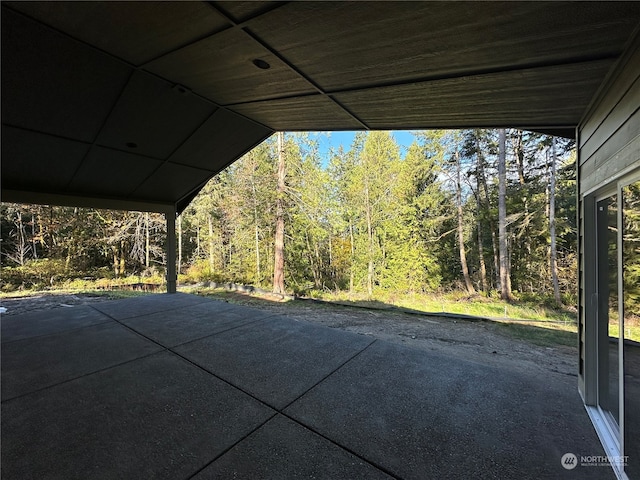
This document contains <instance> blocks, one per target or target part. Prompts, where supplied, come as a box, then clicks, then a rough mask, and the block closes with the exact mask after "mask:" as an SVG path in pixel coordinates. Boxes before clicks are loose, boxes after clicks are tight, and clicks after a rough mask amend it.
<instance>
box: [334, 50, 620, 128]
mask: <svg viewBox="0 0 640 480" xmlns="http://www.w3.org/2000/svg"><path fill="white" fill-rule="evenodd" d="M611 63H612V62H610V61H604V60H603V61H600V62H589V63H587V64H573V65H567V66H559V67H549V68H544V69H529V70H522V71H515V72H504V73H495V74H487V75H478V76H473V77H463V78H455V79H449V80H438V81H433V82H423V83H415V84H409V85H403V86H399V87H382V88H378V89H373V90H367V91H359V92H350V93H344V94H341V95H336V98H337V99H338V100H339V101H340V102H341V103H342V104H344V105H345V106H346V107H347V108H348V109H350V110H351V111H352V112H353V113H354V114H356V115H358V116H359V117H360V118H362V119H363V120H364V121H365V122H366V123H368V125H369V126H370V127H371V128H374V129H412V128H445V127H450V128H460V127H487V126H489V127H492V126H493V127H497V126H502V127H507V126H513V127H524V126H531V127H534V126H538V127H542V126H545V125H546V126H571V125H577V123H578V122H579V121H580V118H581V116H582V114H583V113H584V110H585V108H586V106H587V105H588V103H589V100H590V99H591V98H592V96H593V95H594V94H595V92H596V90H597V88H598V86H599V83H600V82H599V81H598V80H597V79H598V78H602V77H603V76H604V75H606V73H607V71H608V70H609V67H610V66H611ZM372 98H376V101H375V102H372V101H371V99H372ZM559 102H562V104H563V108H556V107H557V105H558V103H559Z"/></svg>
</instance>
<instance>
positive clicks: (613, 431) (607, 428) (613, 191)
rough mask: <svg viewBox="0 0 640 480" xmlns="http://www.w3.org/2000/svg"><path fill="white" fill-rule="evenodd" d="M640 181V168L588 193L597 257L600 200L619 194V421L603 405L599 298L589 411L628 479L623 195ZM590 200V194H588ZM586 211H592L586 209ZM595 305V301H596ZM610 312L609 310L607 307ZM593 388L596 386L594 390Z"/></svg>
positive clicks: (597, 282)
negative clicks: (592, 392) (626, 468)
mask: <svg viewBox="0 0 640 480" xmlns="http://www.w3.org/2000/svg"><path fill="white" fill-rule="evenodd" d="M638 181H640V170H634V171H632V172H631V173H629V174H626V175H623V176H621V177H620V178H618V179H616V180H615V181H613V182H612V183H611V184H609V185H608V186H606V187H605V188H602V189H599V190H598V191H597V192H595V193H593V194H591V195H588V196H590V197H591V199H592V200H591V201H590V202H588V203H589V204H590V205H592V208H593V210H592V213H591V215H593V217H592V218H593V225H594V226H595V232H594V233H595V234H596V235H595V236H596V239H595V242H594V243H595V244H594V246H593V249H590V251H591V252H592V253H593V254H595V256H596V258H597V256H598V254H599V253H600V248H601V244H600V243H599V242H601V241H602V239H601V238H600V233H599V232H600V224H599V223H598V204H599V203H600V202H601V201H602V200H605V199H607V198H609V197H612V196H614V195H615V198H616V206H617V211H616V229H617V233H616V250H617V251H616V254H617V259H616V266H617V275H616V283H617V295H618V309H617V315H618V357H617V358H618V422H617V425H616V424H615V422H614V424H613V425H612V421H613V418H612V414H611V412H609V411H606V410H605V409H603V408H602V406H601V404H600V398H599V397H600V393H601V390H600V384H599V382H600V381H601V372H600V369H601V368H602V366H603V365H607V362H605V361H603V360H602V359H601V352H602V349H601V342H603V341H605V340H604V339H603V338H602V336H601V332H602V331H603V330H602V328H601V325H600V320H601V319H602V316H601V312H600V310H601V309H600V307H601V305H602V302H601V301H600V300H601V299H598V301H597V302H596V304H595V306H596V309H597V311H596V325H595V332H594V333H595V335H591V336H590V338H591V339H592V340H594V341H595V345H594V347H595V348H592V349H591V350H590V351H591V352H594V353H595V355H596V358H595V363H594V364H593V365H594V366H595V368H596V369H597V371H596V372H593V373H594V374H591V375H588V378H589V379H590V381H591V382H594V383H595V385H594V386H595V389H594V390H595V393H596V398H595V402H593V403H591V402H589V403H590V405H589V404H586V405H585V406H586V408H587V412H588V413H589V416H590V417H591V420H592V422H593V424H594V426H595V428H596V431H597V433H598V436H599V437H600V440H601V442H602V444H603V447H604V449H605V452H606V454H607V455H608V456H609V457H610V458H613V459H618V460H619V461H618V462H615V461H611V465H612V467H613V469H614V471H615V473H616V475H617V476H618V478H621V479H628V476H627V474H626V473H625V471H624V470H625V468H624V458H625V457H624V455H626V453H625V451H626V449H625V440H624V439H625V423H626V422H625V397H624V394H625V385H624V373H625V372H624V365H625V364H624V338H625V337H624V332H625V324H624V265H623V231H622V230H623V228H622V227H623V225H624V224H623V220H624V218H623V215H624V211H623V210H624V209H623V206H624V202H623V197H622V194H623V192H622V190H623V188H624V187H626V186H628V185H631V184H633V183H636V182H638ZM585 200H586V197H585ZM585 214H588V213H587V212H585ZM598 264H600V259H597V261H596V269H595V270H596V271H595V279H594V280H595V285H596V293H599V290H600V284H601V283H600V282H602V281H603V279H602V278H601V274H602V272H601V271H599V268H598V266H597V265H598ZM592 305H593V304H592ZM607 314H608V311H607ZM606 328H607V339H606V341H607V342H608V341H609V340H608V321H607V327H606ZM592 391H593V390H592Z"/></svg>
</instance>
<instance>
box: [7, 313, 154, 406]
mask: <svg viewBox="0 0 640 480" xmlns="http://www.w3.org/2000/svg"><path fill="white" fill-rule="evenodd" d="M61 345H63V346H64V348H61ZM160 350H162V347H161V346H159V345H156V344H155V343H153V342H150V341H149V340H147V339H145V338H144V337H141V336H140V335H137V334H135V333H133V332H132V331H130V330H129V329H127V328H125V327H123V326H121V325H118V324H117V323H115V322H110V323H103V324H100V325H92V326H89V327H84V328H79V329H74V330H69V331H65V332H61V333H57V334H52V335H46V336H39V337H35V338H27V339H23V340H17V341H14V342H10V343H5V344H3V345H2V400H3V401H4V400H8V399H11V398H14V397H17V396H20V395H24V394H26V393H29V392H34V391H36V390H40V389H41V388H45V387H48V386H51V385H56V384H58V383H62V382H65V381H67V380H71V379H73V378H76V377H80V376H82V375H87V374H89V373H93V372H97V371H98V370H102V369H104V368H108V367H111V366H114V365H117V364H119V363H123V362H127V361H129V360H133V359H134V358H139V357H143V356H146V355H150V354H152V353H155V352H158V351H160Z"/></svg>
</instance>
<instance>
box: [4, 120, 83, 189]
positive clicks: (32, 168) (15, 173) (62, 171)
mask: <svg viewBox="0 0 640 480" xmlns="http://www.w3.org/2000/svg"><path fill="white" fill-rule="evenodd" d="M89 147H90V145H88V144H86V143H80V142H74V141H72V140H66V139H64V138H59V137H54V136H51V135H45V134H41V133H36V132H31V131H26V130H22V129H19V128H12V127H8V126H3V127H2V188H3V189H8V190H27V191H45V192H48V193H58V192H62V191H64V189H65V187H66V186H67V184H68V183H69V182H70V181H71V179H72V178H73V174H74V173H75V172H76V170H77V168H78V166H79V165H80V163H81V162H82V159H83V158H84V156H85V155H86V153H87V151H88V150H89Z"/></svg>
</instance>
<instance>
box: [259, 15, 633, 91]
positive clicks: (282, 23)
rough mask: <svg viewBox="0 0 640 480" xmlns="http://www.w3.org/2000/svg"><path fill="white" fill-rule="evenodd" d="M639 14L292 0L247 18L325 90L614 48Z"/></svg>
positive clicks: (589, 54)
mask: <svg viewBox="0 0 640 480" xmlns="http://www.w3.org/2000/svg"><path fill="white" fill-rule="evenodd" d="M639 14H640V2H626V3H624V2H623V3H616V4H612V3H611V2H555V3H554V4H550V3H549V2H482V3H479V4H478V3H477V2H302V3H297V2H293V3H290V4H287V5H286V6H283V7H281V8H278V9H276V10H275V11H273V12H270V13H267V14H265V15H264V16H262V17H259V18H257V19H255V20H252V21H250V22H249V23H248V28H249V29H250V30H251V31H252V32H254V33H255V34H257V36H258V37H260V38H261V39H262V40H264V41H265V42H267V43H268V44H269V45H270V46H271V47H272V48H274V49H276V50H278V51H279V52H280V54H281V55H282V56H283V57H284V58H286V59H287V60H288V61H289V62H291V63H293V64H295V65H296V67H297V68H298V69H299V70H300V71H301V72H303V73H304V74H305V75H307V76H309V77H310V78H311V79H312V80H314V81H315V82H316V83H317V84H319V85H320V86H321V87H322V88H323V89H325V90H326V91H328V92H329V93H331V92H334V91H340V90H345V89H351V88H360V87H367V86H374V85H384V84H391V83H399V82H406V81H410V80H419V79H429V78H431V79H435V78H439V77H444V76H449V75H453V74H458V75H459V74H464V73H472V72H478V73H481V72H489V71H492V70H500V69H504V68H508V69H513V68H515V67H518V66H520V67H524V66H531V65H537V64H549V65H553V64H557V63H562V62H566V61H576V60H580V59H587V58H590V57H591V58H601V57H603V56H612V55H617V54H619V53H620V52H621V49H622V46H623V45H624V42H625V40H626V39H627V38H628V36H629V35H630V33H631V32H632V31H633V30H634V28H635V27H636V26H637V22H638V15H639ZM274 27H275V28H274Z"/></svg>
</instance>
